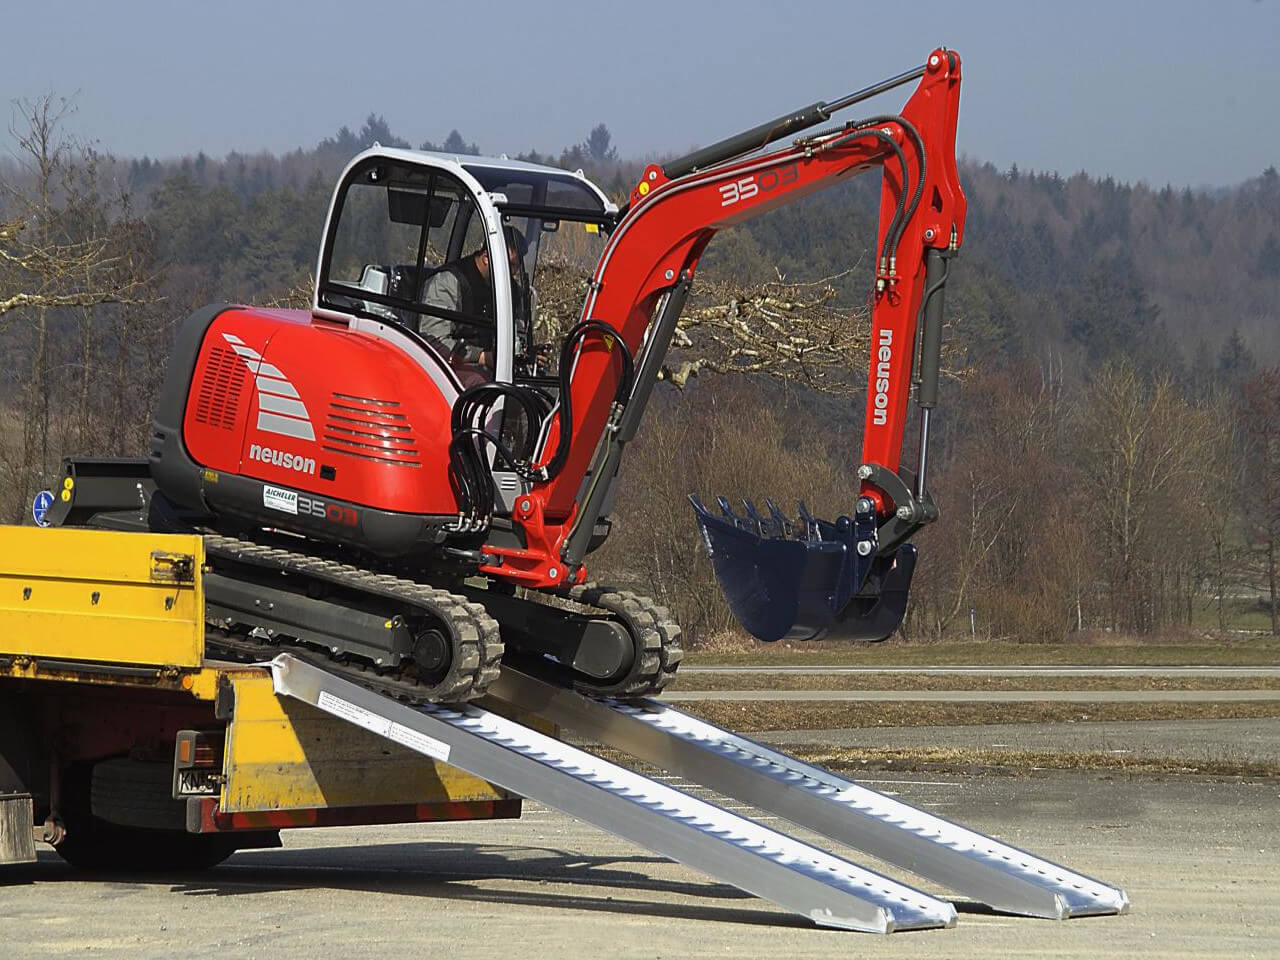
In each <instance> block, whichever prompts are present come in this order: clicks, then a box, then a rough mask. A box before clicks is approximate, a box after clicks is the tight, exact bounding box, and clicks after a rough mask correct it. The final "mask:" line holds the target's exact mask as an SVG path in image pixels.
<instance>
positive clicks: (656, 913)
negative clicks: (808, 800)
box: [0, 730, 1280, 960]
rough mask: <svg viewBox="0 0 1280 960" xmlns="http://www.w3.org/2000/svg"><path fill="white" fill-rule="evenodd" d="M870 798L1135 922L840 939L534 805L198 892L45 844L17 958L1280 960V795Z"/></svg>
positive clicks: (339, 843)
mask: <svg viewBox="0 0 1280 960" xmlns="http://www.w3.org/2000/svg"><path fill="white" fill-rule="evenodd" d="M934 732H935V731H933V730H931V731H930V733H931V734H932V733H934ZM869 782H870V783H871V785H872V786H874V787H876V788H877V789H880V790H885V791H888V792H892V793H895V794H898V795H899V796H901V797H902V798H903V799H905V800H907V801H908V802H911V803H915V804H917V805H920V806H922V807H924V808H925V809H927V810H930V811H932V812H934V813H937V814H938V815H940V816H944V817H947V818H950V819H955V820H958V821H960V822H963V823H966V824H968V825H969V826H971V827H975V828H977V829H979V830H983V831H985V832H988V833H993V834H996V835H998V836H999V837H1000V838H1001V839H1003V840H1006V841H1008V842H1011V843H1013V844H1015V845H1017V846H1021V847H1024V848H1027V849H1030V850H1032V851H1034V852H1036V853H1039V854H1041V855H1043V856H1046V857H1048V858H1050V859H1053V860H1057V861H1059V862H1063V863H1066V864H1067V865H1069V866H1071V867H1073V868H1075V869H1077V870H1080V871H1082V872H1084V873H1087V874H1089V875H1092V876H1095V877H1098V878H1100V879H1102V880H1105V881H1107V882H1109V883H1113V884H1117V885H1119V886H1122V887H1124V888H1125V889H1126V891H1127V892H1128V894H1129V897H1130V900H1131V901H1132V910H1131V912H1130V913H1129V914H1128V915H1126V916H1120V917H1097V918H1087V919H1079V920H1071V921H1066V922H1054V921H1047V920H1032V919H1026V918H1018V917H1009V916H1000V915H994V914H991V913H989V912H984V911H982V910H981V909H980V908H979V907H978V906H977V905H974V904H972V903H971V902H968V901H964V900H963V899H962V900H960V901H959V902H958V908H959V909H960V911H961V913H960V920H959V923H958V925H957V926H956V927H955V928H954V929H950V930H938V931H928V932H914V933H900V934H894V935H892V936H890V937H879V936H876V935H873V934H857V933H845V932H838V931H827V930H819V929H816V928H814V927H812V926H810V924H809V923H808V921H806V920H803V919H800V918H796V917H793V916H791V915H790V914H787V913H784V912H782V911H780V910H778V909H776V908H774V907H772V906H771V905H769V904H767V903H765V902H763V901H760V900H757V899H755V898H752V897H750V896H748V895H746V894H743V893H741V892H740V891H737V890H735V889H733V888H731V887H727V886H725V885H723V884H720V883H717V882H714V881H711V880H708V879H706V878H704V877H702V876H700V875H698V874H696V873H694V872H692V871H690V870H688V869H686V868H684V867H682V866H679V865H677V864H673V863H670V862H668V861H665V860H662V859H660V858H656V857H653V856H652V855H650V854H648V853H647V852H645V851H644V850H641V849H638V848H636V847H634V846H632V845H631V844H629V843H627V842H625V841H621V840H617V839H615V838H613V837H610V836H608V835H605V834H602V833H600V832H598V831H596V830H594V829H592V828H589V827H586V826H584V825H582V824H580V823H577V822H575V821H573V820H570V819H569V818H567V817H564V816H562V815H561V814H558V813H556V812H554V811H551V810H549V809H548V808H545V807H542V806H540V805H536V804H529V805H528V809H527V813H526V816H525V818H524V819H522V820H519V821H497V822H493V823H466V824H442V825H433V826H432V825H404V826H392V827H351V828H339V829H331V830H314V831H305V830H301V831H294V832H292V833H288V834H286V848H285V849H283V850H273V851H245V852H243V853H240V854H237V855H236V856H235V857H233V858H232V860H230V861H229V862H228V863H226V864H224V865H223V866H221V867H218V868H216V869H214V870H211V871H209V872H207V873H205V874H201V875H191V876H180V875H170V876H147V877H135V878H126V879H120V878H110V877H105V876H96V877H95V876H84V875H79V874H75V873H73V872H72V871H71V870H70V869H69V868H67V867H66V866H65V865H63V864H62V863H61V862H60V861H59V860H58V858H57V855H56V854H54V853H52V852H51V851H47V850H46V851H43V852H42V853H41V857H40V862H39V863H38V864H35V865H32V866H29V867H16V868H6V869H5V870H4V872H3V873H0V877H2V878H4V879H0V884H4V885H0V944H3V949H2V950H0V953H2V954H3V955H4V956H5V957H12V958H15V960H16V958H27V957H62V956H67V955H72V954H76V955H79V954H91V955H94V956H108V957H128V958H135V957H137V958H161V957H163V958H169V957H174V956H179V955H193V954H201V955H214V956H220V957H263V958H272V960H295V958H296V960H316V958H323V957H343V958H344V960H345V958H360V957H378V958H386V957H397V958H399V957H419V956H427V955H444V956H449V957H451V958H454V957H456V958H468V957H484V958H491V957H494V956H504V955H510V956H516V957H519V958H521V960H564V958H566V957H574V958H587V957H610V958H629V957H661V958H680V960H684V958H691V957H764V956H768V957H786V958H788V960H791V958H809V957H815V958H817V957H821V958H823V960H829V958H830V957H832V956H845V955H849V956H876V957H924V956H927V957H939V958H942V957H945V958H968V957H973V958H983V960H988V958H994V957H1017V958H1028V957H1054V958H1075V957H1078V958H1082V960H1098V958H1100V957H1150V958H1161V960H1180V958H1192V957H1197V958H1198V957H1233V958H1261V957H1270V958H1274V957H1277V956H1280V940H1278V939H1277V932H1278V931H1280V871H1277V870H1276V868H1275V863H1276V852H1277V850H1278V849H1280V817H1278V816H1277V814H1278V813H1280V786H1278V785H1277V783H1276V782H1275V781H1264V782H1258V783H1242V782H1231V783H1215V782H1209V781H1203V780H1195V779H1186V778H1182V779H1161V780H1148V779H1142V780H1127V779H1124V778H1118V779H1117V778H1103V777H1097V776H1092V775H1083V774H1061V773H1058V774H1051V775H1044V776H1033V777H1030V778H1019V779H1006V778H1001V777H988V778H978V779H965V778H955V777H946V776H937V777H929V778H905V779H895V778H887V777H883V776H882V777H879V778H877V779H876V780H874V781H869ZM762 819H763V818H762ZM847 855H849V856H850V857H851V859H854V860H856V861H857V862H861V863H864V864H865V865H868V866H873V867H874V866H876V864H875V863H874V861H871V860H869V859H868V858H866V857H862V856H860V855H857V854H847ZM885 872H887V873H889V874H890V875H892V876H895V877H896V878H899V879H903V880H909V879H910V878H909V877H908V876H907V875H906V874H904V873H903V872H902V871H900V870H897V869H896V868H895V869H886V870H885ZM6 880H7V883H6V882H5V881H6ZM917 885H918V886H921V887H922V888H925V889H928V890H931V891H932V892H935V893H937V892H941V891H939V890H938V888H936V887H933V886H931V885H930V884H927V883H917Z"/></svg>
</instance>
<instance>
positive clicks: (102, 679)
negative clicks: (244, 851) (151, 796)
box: [0, 526, 520, 836]
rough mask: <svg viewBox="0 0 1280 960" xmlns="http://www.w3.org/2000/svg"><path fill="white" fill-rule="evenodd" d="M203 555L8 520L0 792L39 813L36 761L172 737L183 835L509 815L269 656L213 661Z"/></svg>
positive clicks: (123, 536) (161, 542) (0, 536)
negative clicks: (303, 684) (322, 700)
mask: <svg viewBox="0 0 1280 960" xmlns="http://www.w3.org/2000/svg"><path fill="white" fill-rule="evenodd" d="M203 565H204V551H203V545H202V542H201V539H200V537H198V536H194V535H193V536H186V535H171V534H148V533H125V532H115V531H102V530H84V529H70V528H55V529H39V528H27V527H7V526H0V797H3V796H6V795H8V796H19V795H31V796H32V797H33V798H34V799H33V801H32V809H33V815H34V818H35V821H36V822H37V823H39V822H41V821H42V820H43V819H44V817H43V816H42V815H44V814H55V813H56V810H53V809H52V804H53V801H52V800H51V795H54V796H56V790H55V789H52V787H53V785H52V784H50V783H44V782H42V776H41V773H40V771H39V769H38V768H39V767H40V766H41V764H42V763H43V764H44V765H45V767H46V769H47V768H48V767H49V766H53V767H55V768H56V767H58V765H59V764H62V765H67V764H70V763H72V762H75V761H84V762H92V761H95V760H100V759H102V758H106V757H121V756H143V757H146V758H150V759H151V760H152V761H153V762H161V761H162V760H163V759H164V752H165V751H166V750H167V751H169V753H170V754H171V755H172V757H173V760H172V761H170V762H171V763H172V764H173V766H174V768H175V770H174V780H173V796H174V799H175V800H179V799H180V800H182V801H184V802H185V803H186V805H187V807H186V829H187V831H188V832H191V833H219V832H226V831H238V830H256V831H261V830H264V829H267V830H273V829H278V828H280V827H292V826H318V825H327V824H340V823H342V824H345V823H366V822H399V821H426V820H459V819H484V818H497V817H514V816H519V814H520V799H519V798H518V797H515V796H513V795H511V794H509V793H507V792H506V791H504V790H501V789H499V788H498V787H495V786H494V785H492V784H490V783H487V782H485V781H483V780H480V779H478V778H476V777H474V776H471V775H470V774H467V773H464V772H462V771H460V770H458V769H456V768H454V767H450V766H448V765H447V764H444V763H439V762H436V761H433V760H430V759H427V758H424V757H422V756H421V755H419V754H416V753H413V752H411V751H409V750H407V749H404V748H401V747H399V746H397V745H395V744H392V743H388V742H387V741H386V740H384V739H382V738H380V737H378V736H376V735H374V734H372V733H370V732H368V731H366V730H362V729H360V728H358V727H355V726H352V725H351V724H347V723H344V722H342V721H341V720H338V719H335V718H333V717H331V716H329V715H328V714H325V713H323V712H321V711H319V710H317V709H315V708H313V707H310V706H308V705H306V704H301V703H298V702H297V701H292V700H288V701H286V700H282V699H280V698H277V697H276V696H275V694H274V692H273V689H272V683H271V676H270V672H269V671H268V670H266V669H265V668H263V667H258V666H253V665H241V664H232V663H225V662H218V661H211V660H206V659H205V657H204V629H205V627H204V597H203V591H202V587H201V572H202V569H203ZM41 741H43V745H44V747H45V749H40V746H41ZM33 743H35V744H36V747H35V749H34V750H33V749H32V744H33ZM55 744H56V745H57V748H56V759H54V754H55V748H54V745H55ZM183 744H185V746H183ZM184 751H185V752H184ZM32 753H34V754H37V756H32V755H31V754H32ZM6 760H7V761H8V762H7V763H6V762H5V761H6ZM51 760H53V762H50V761H51ZM10 768H12V769H18V770H22V769H26V770H28V772H29V775H28V777H27V779H26V780H25V781H24V780H23V778H22V776H21V775H20V774H19V775H17V776H13V775H11V776H10V777H9V780H10V781H11V782H9V783H6V782H5V780H4V770H6V769H10ZM54 835H55V836H56V831H55V834H54Z"/></svg>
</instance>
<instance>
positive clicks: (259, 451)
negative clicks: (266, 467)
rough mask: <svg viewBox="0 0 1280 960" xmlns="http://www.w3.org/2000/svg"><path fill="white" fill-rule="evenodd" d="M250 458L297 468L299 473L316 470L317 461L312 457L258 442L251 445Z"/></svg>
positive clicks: (292, 468)
mask: <svg viewBox="0 0 1280 960" xmlns="http://www.w3.org/2000/svg"><path fill="white" fill-rule="evenodd" d="M249 459H250V460H258V461H261V462H262V463H269V464H271V465H272V466H276V467H284V469H286V470H296V471H298V473H315V472H316V462H315V460H313V459H312V458H311V457H304V456H302V455H300V454H297V453H286V452H285V451H283V450H273V449H272V448H271V447H264V446H262V445H261V444H257V443H255V444H253V445H252V446H250V447H249Z"/></svg>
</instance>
